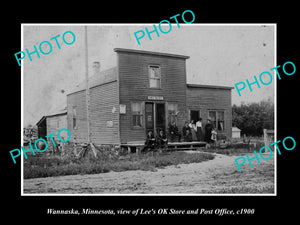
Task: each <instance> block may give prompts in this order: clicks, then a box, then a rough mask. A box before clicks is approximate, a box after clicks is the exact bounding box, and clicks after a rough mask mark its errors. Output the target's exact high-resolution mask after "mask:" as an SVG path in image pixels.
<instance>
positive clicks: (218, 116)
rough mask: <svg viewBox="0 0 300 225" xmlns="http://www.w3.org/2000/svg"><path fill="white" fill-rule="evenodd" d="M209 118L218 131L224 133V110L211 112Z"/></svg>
mask: <svg viewBox="0 0 300 225" xmlns="http://www.w3.org/2000/svg"><path fill="white" fill-rule="evenodd" d="M208 118H209V119H210V120H211V123H212V125H213V126H214V127H215V128H216V129H217V130H218V131H224V129H225V124H224V110H209V112H208Z"/></svg>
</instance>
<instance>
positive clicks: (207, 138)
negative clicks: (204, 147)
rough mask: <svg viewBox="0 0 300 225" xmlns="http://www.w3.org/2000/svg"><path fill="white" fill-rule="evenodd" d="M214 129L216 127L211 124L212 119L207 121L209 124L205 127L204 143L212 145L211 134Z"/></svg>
mask: <svg viewBox="0 0 300 225" xmlns="http://www.w3.org/2000/svg"><path fill="white" fill-rule="evenodd" d="M213 129H214V126H213V125H212V124H211V122H210V119H208V120H207V124H206V125H205V136H204V141H205V142H207V143H211V142H212V140H211V132H212V130H213Z"/></svg>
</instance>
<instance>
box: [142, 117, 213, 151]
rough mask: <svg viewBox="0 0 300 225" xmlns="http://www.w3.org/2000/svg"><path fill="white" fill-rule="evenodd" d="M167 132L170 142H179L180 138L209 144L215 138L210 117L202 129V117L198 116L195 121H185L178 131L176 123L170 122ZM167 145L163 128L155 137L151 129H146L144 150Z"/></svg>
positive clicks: (185, 140)
mask: <svg viewBox="0 0 300 225" xmlns="http://www.w3.org/2000/svg"><path fill="white" fill-rule="evenodd" d="M168 132H169V137H170V141H171V142H174V141H176V140H177V141H178V142H181V139H183V141H184V142H192V141H205V142H206V143H208V144H210V143H212V142H215V141H216V140H217V132H216V129H215V128H214V126H213V124H212V123H211V120H210V119H208V120H207V123H206V124H205V127H204V130H203V126H202V118H199V119H198V120H197V122H196V123H195V122H194V121H193V120H191V121H190V122H185V124H184V126H183V127H182V130H181V132H180V131H179V129H178V127H177V125H176V123H175V122H172V123H170V124H169V128H168ZM167 146H168V138H167V135H166V134H165V132H164V131H163V130H160V131H159V132H158V135H157V136H156V137H155V136H154V134H153V131H152V130H150V131H148V134H147V138H146V141H145V147H144V150H145V149H149V148H150V149H155V148H166V147H167Z"/></svg>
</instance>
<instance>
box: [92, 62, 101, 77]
mask: <svg viewBox="0 0 300 225" xmlns="http://www.w3.org/2000/svg"><path fill="white" fill-rule="evenodd" d="M99 75H100V62H93V76H99Z"/></svg>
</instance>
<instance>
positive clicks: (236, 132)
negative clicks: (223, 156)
mask: <svg viewBox="0 0 300 225" xmlns="http://www.w3.org/2000/svg"><path fill="white" fill-rule="evenodd" d="M240 137H241V130H240V129H239V128H237V127H232V138H240Z"/></svg>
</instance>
